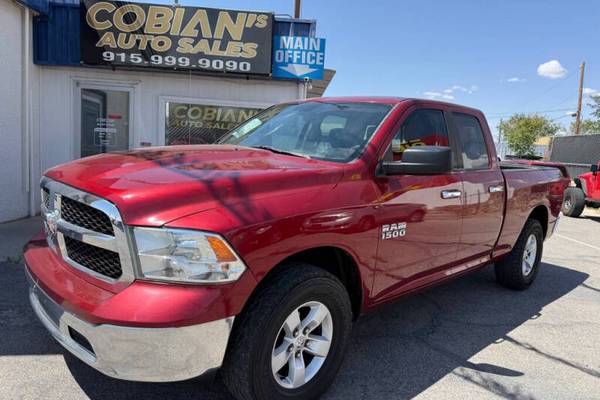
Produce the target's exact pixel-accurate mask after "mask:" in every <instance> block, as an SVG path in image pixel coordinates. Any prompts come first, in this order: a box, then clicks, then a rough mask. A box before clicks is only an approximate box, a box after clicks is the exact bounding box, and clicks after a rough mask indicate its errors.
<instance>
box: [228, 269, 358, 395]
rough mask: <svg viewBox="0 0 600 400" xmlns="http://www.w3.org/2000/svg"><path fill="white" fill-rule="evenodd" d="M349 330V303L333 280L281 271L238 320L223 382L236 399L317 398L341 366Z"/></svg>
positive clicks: (317, 273)
mask: <svg viewBox="0 0 600 400" xmlns="http://www.w3.org/2000/svg"><path fill="white" fill-rule="evenodd" d="M351 327H352V310H351V306H350V299H349V296H348V293H347V291H346V289H345V287H344V286H343V285H342V283H341V282H340V281H339V280H338V279H337V278H336V277H335V276H333V275H331V274H330V273H328V272H326V271H324V270H322V269H319V268H317V267H314V266H312V265H309V264H304V263H294V264H291V265H288V266H285V267H283V269H282V271H281V272H279V273H278V275H277V276H275V278H274V279H273V280H271V281H270V282H268V283H267V284H265V286H264V287H263V288H262V289H261V290H260V292H259V293H257V295H256V296H255V297H254V299H253V300H252V302H251V304H250V305H249V306H248V308H247V310H245V311H244V312H243V313H242V314H241V315H240V316H239V320H238V321H236V326H235V329H234V332H233V333H232V337H231V341H230V344H229V349H228V351H227V355H226V358H225V363H224V365H223V368H222V370H221V375H222V377H223V381H224V383H225V385H226V386H227V387H228V388H229V390H230V392H231V393H232V394H233V395H234V396H235V397H236V398H238V399H240V400H250V399H253V400H254V399H258V400H261V399H269V400H271V399H288V400H293V399H313V398H316V397H318V396H319V395H321V394H322V393H323V392H324V391H325V390H327V388H328V387H329V385H330V384H331V382H332V381H333V379H334V378H335V376H336V374H337V371H338V370H339V368H340V366H341V363H342V359H343V355H344V352H345V349H346V346H347V344H348V340H349V337H350V330H351Z"/></svg>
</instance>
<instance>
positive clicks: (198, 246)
mask: <svg viewBox="0 0 600 400" xmlns="http://www.w3.org/2000/svg"><path fill="white" fill-rule="evenodd" d="M133 232H134V236H135V242H136V245H137V250H138V257H139V261H140V268H141V273H142V275H143V278H147V279H156V280H162V281H176V282H189V283H226V282H233V281H235V280H237V279H238V278H239V277H240V276H241V275H242V273H243V272H244V271H245V270H246V266H245V265H244V263H243V262H242V261H241V260H240V259H239V257H238V256H237V255H236V254H235V252H234V251H233V250H232V249H231V247H230V246H229V245H228V244H227V242H225V240H224V239H223V238H221V236H219V235H216V234H213V233H207V232H201V231H192V230H185V229H163V228H139V227H136V228H133Z"/></svg>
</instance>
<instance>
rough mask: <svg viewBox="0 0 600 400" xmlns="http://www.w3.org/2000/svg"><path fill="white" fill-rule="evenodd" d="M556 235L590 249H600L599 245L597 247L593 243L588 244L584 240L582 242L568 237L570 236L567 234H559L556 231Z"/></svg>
mask: <svg viewBox="0 0 600 400" xmlns="http://www.w3.org/2000/svg"><path fill="white" fill-rule="evenodd" d="M556 236H558V237H560V238H563V239H567V240H570V241H571V242H575V243H579V244H581V245H583V246H587V247H591V248H592V249H596V250H600V247H598V246H594V245H591V244H589V243H586V242H582V241H581V240H577V239H572V238H570V237H568V236H565V235H561V234H559V233H557V234H556Z"/></svg>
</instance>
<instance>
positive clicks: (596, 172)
mask: <svg viewBox="0 0 600 400" xmlns="http://www.w3.org/2000/svg"><path fill="white" fill-rule="evenodd" d="M590 171H592V174H594V175H597V174H598V164H592V167H591V168H590Z"/></svg>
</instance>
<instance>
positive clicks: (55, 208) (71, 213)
mask: <svg viewBox="0 0 600 400" xmlns="http://www.w3.org/2000/svg"><path fill="white" fill-rule="evenodd" d="M41 186H42V216H43V217H44V227H45V229H46V236H47V239H48V243H49V244H50V247H52V248H53V249H54V251H56V253H57V254H59V255H60V256H61V257H62V258H63V260H65V262H67V263H68V264H69V265H71V266H72V267H74V268H76V269H79V270H81V271H83V272H86V273H88V274H90V275H91V276H93V277H94V278H97V279H100V280H104V281H106V282H109V283H111V284H113V285H115V286H125V285H128V284H129V283H131V282H132V281H133V279H134V273H133V264H132V259H131V250H130V246H129V231H128V230H127V229H126V226H125V225H124V224H123V222H122V219H121V215H120V214H119V211H118V210H117V208H116V207H115V206H114V204H112V203H110V202H109V201H107V200H104V199H102V198H99V197H97V196H94V195H92V194H89V193H86V192H83V191H81V190H78V189H75V188H72V187H70V186H67V185H64V184H62V183H60V182H56V181H53V180H51V179H48V178H45V177H44V178H43V179H42V182H41Z"/></svg>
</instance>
